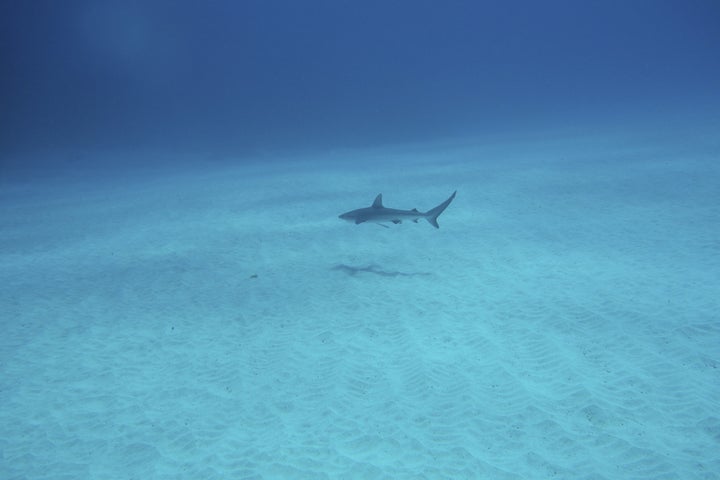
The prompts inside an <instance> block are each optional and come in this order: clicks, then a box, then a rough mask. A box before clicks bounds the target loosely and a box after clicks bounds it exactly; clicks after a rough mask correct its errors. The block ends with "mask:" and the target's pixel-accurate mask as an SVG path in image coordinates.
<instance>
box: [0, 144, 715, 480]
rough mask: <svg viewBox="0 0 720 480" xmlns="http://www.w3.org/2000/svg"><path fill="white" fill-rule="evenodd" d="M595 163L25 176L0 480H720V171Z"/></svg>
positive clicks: (18, 190) (2, 293) (488, 159)
mask: <svg viewBox="0 0 720 480" xmlns="http://www.w3.org/2000/svg"><path fill="white" fill-rule="evenodd" d="M588 147H592V145H587V144H579V145H578V144H571V145H569V146H567V145H566V146H562V145H561V146H560V147H557V146H555V147H551V146H547V145H545V146H540V147H538V146H537V145H527V146H520V147H509V146H499V147H497V148H494V149H489V148H486V149H483V148H475V147H473V148H470V147H466V148H454V149H447V150H443V149H440V148H436V149H434V150H431V151H429V152H427V153H422V154H418V151H415V152H414V153H403V152H402V150H400V151H398V150H393V151H375V152H341V153H338V154H335V155H325V156H323V157H322V158H320V159H319V160H318V161H314V160H308V159H304V160H301V161H298V160H296V162H298V163H295V164H294V165H295V166H294V167H291V168H286V166H285V164H284V163H283V162H285V161H286V160H283V159H275V160H274V163H271V164H267V165H265V166H254V167H252V168H250V167H248V166H242V165H238V166H236V167H231V166H227V165H226V166H223V167H222V168H220V167H217V168H215V169H208V170H207V171H205V172H203V173H198V172H188V173H183V172H180V173H175V174H166V175H165V176H152V175H149V176H148V177H146V178H122V177H119V178H115V179H113V180H111V181H110V180H108V179H104V180H102V182H98V183H97V184H88V183H87V182H85V183H84V184H83V185H77V184H76V185H72V184H68V185H65V186H63V185H60V186H59V187H58V185H57V184H55V185H54V188H53V189H50V188H49V187H47V186H46V185H44V184H42V183H40V184H27V183H24V184H22V185H19V184H17V185H16V184H12V183H7V184H6V185H5V186H4V193H3V199H2V204H1V205H0V222H2V230H1V231H0V247H1V251H0V253H1V255H2V256H1V257H0V261H1V262H2V268H1V269H0V302H1V305H2V312H3V313H2V332H3V333H2V338H1V339H0V372H1V373H2V375H1V376H0V404H1V406H0V477H1V478H4V479H60V478H67V479H70V478H72V479H83V478H87V479H109V478H142V479H149V478H158V479H200V478H202V479H228V478H233V479H260V478H292V479H303V478H307V479H322V478H328V479H335V478H368V479H379V478H388V479H400V478H413V479H415V478H428V479H435V478H447V479H460V478H467V479H477V478H493V479H520V478H566V479H618V478H632V479H640V478H647V479H660V478H667V479H670V478H682V479H714V478H720V474H719V473H718V472H720V414H719V413H718V412H720V368H719V366H720V321H719V320H718V312H719V311H720V286H719V285H720V280H718V272H720V246H719V244H718V238H720V221H719V220H718V219H720V207H719V206H720V189H718V188H717V185H719V184H720V169H719V168H718V166H717V165H716V163H713V162H714V160H716V159H712V158H706V157H704V156H702V155H697V156H692V155H687V154H685V155H684V156H683V155H681V154H680V153H677V152H676V153H674V154H666V155H664V156H663V155H658V154H657V153H658V152H657V151H652V150H651V151H646V150H643V149H625V148H620V147H618V146H611V147H609V146H607V145H602V146H601V147H598V149H595V150H592V151H591V152H588ZM558 148H559V149H560V150H561V153H562V155H560V154H557V152H558ZM48 181H50V180H48ZM455 189H457V190H458V195H457V198H456V200H455V201H454V203H453V204H452V205H451V206H450V207H449V208H448V209H447V211H446V212H445V213H444V214H443V215H442V216H441V217H440V224H441V228H440V229H439V230H435V229H433V228H432V227H430V226H429V225H427V224H426V223H424V222H423V223H419V224H412V223H411V224H403V225H398V226H392V228H390V229H385V228H379V227H377V226H375V225H359V226H355V225H352V224H349V223H344V222H342V221H341V220H339V219H337V215H338V214H339V213H342V212H344V211H347V210H350V209H353V208H360V207H363V206H367V205H369V204H370V203H371V202H372V199H373V198H374V196H375V195H376V194H377V193H379V192H382V193H383V194H384V200H385V204H386V206H389V207H393V208H413V207H417V208H419V209H420V210H425V209H428V208H430V207H432V206H435V205H436V204H438V203H439V202H440V201H442V200H444V199H445V198H446V197H447V196H448V195H449V194H450V193H451V192H452V191H453V190H455ZM366 204H367V205H366Z"/></svg>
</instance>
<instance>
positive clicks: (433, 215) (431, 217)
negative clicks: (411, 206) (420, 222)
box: [425, 190, 457, 228]
mask: <svg viewBox="0 0 720 480" xmlns="http://www.w3.org/2000/svg"><path fill="white" fill-rule="evenodd" d="M456 193H457V190H456V191H454V192H453V194H452V195H450V198H448V199H447V200H445V201H444V202H442V203H441V204H440V205H438V206H437V207H435V208H433V209H432V210H428V211H427V213H425V220H427V221H428V222H430V225H432V226H433V227H435V228H440V225H438V222H437V219H438V217H439V216H440V214H441V213H442V212H444V211H445V209H446V208H447V206H448V205H450V202H452V201H453V199H454V198H455V194H456Z"/></svg>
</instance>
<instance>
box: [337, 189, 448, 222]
mask: <svg viewBox="0 0 720 480" xmlns="http://www.w3.org/2000/svg"><path fill="white" fill-rule="evenodd" d="M456 193H457V190H456V191H454V192H453V194H452V195H450V198H448V199H447V200H445V201H444V202H443V203H441V204H440V205H438V206H437V207H435V208H432V209H430V210H428V211H427V212H421V211H419V210H418V209H417V208H413V209H412V210H397V209H394V208H385V207H384V206H383V203H382V193H380V194H378V196H377V197H375V201H374V202H373V204H372V205H371V206H369V207H366V208H358V209H357V210H351V211H349V212H346V213H343V214H342V215H340V216H339V218H341V219H343V220H347V221H349V222H353V223H355V225H359V224H361V223H365V222H373V223H377V224H378V225H381V226H383V227H385V228H388V226H387V225H383V222H392V223H394V224H398V223H402V222H403V220H412V221H413V222H415V223H417V222H418V220H420V219H421V218H424V219H425V220H427V221H428V223H429V224H430V225H432V226H433V227H435V228H440V225H438V222H437V219H438V217H439V216H440V214H441V213H442V212H444V211H445V209H446V208H447V207H448V205H450V202H452V201H453V199H454V198H455V194H456Z"/></svg>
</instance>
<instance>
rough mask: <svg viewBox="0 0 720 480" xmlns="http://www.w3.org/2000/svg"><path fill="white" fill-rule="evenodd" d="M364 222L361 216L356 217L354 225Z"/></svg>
mask: <svg viewBox="0 0 720 480" xmlns="http://www.w3.org/2000/svg"><path fill="white" fill-rule="evenodd" d="M364 222H365V220H363V219H361V218H356V219H355V225H360V224H361V223H364Z"/></svg>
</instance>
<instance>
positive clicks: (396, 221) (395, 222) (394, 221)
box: [392, 220, 402, 225]
mask: <svg viewBox="0 0 720 480" xmlns="http://www.w3.org/2000/svg"><path fill="white" fill-rule="evenodd" d="M392 222H393V223H394V224H395V225H397V224H398V223H402V220H393V221H392Z"/></svg>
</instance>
